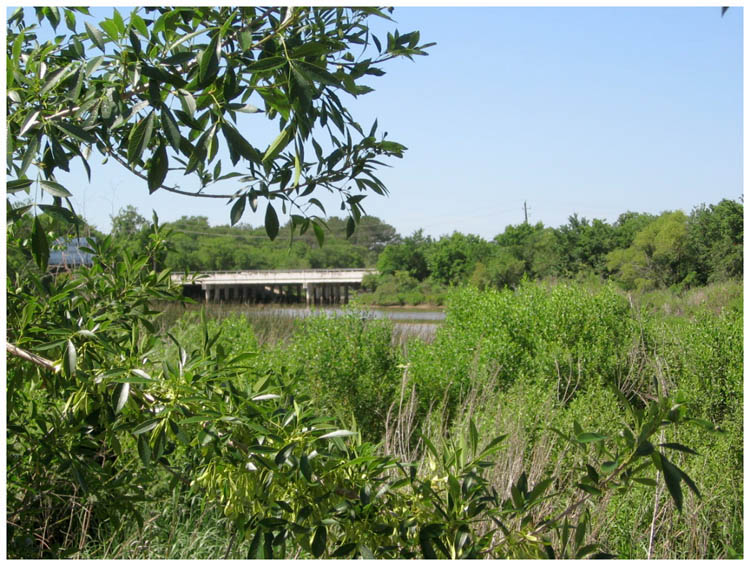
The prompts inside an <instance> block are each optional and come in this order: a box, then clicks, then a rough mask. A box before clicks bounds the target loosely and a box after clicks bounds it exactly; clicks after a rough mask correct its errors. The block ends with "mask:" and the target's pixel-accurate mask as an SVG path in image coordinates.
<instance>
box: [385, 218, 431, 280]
mask: <svg viewBox="0 0 750 566" xmlns="http://www.w3.org/2000/svg"><path fill="white" fill-rule="evenodd" d="M433 243H434V242H433V241H432V238H430V236H425V235H424V234H423V233H422V230H421V229H420V230H417V231H416V232H414V233H413V234H412V235H411V236H408V237H406V238H404V239H403V241H402V242H400V243H399V242H393V243H390V244H388V245H387V246H386V247H385V249H383V252H382V253H381V254H380V256H379V257H378V271H380V272H381V273H383V274H386V275H387V274H393V273H395V272H396V271H406V272H408V273H409V275H410V276H412V277H414V278H415V279H417V280H419V281H424V280H425V279H426V278H427V277H428V276H429V275H430V269H429V268H428V267H427V259H426V257H427V253H428V252H427V250H429V249H430V247H431V246H432V245H433Z"/></svg>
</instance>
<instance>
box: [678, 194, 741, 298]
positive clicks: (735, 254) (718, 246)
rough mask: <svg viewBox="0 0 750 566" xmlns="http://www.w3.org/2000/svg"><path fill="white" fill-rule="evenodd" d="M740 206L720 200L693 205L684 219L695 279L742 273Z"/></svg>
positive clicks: (708, 279) (716, 277)
mask: <svg viewBox="0 0 750 566" xmlns="http://www.w3.org/2000/svg"><path fill="white" fill-rule="evenodd" d="M743 208H744V207H743V205H742V204H741V203H738V202H735V201H732V200H727V199H723V200H722V201H721V202H719V203H718V204H712V205H710V206H708V207H707V206H706V205H705V204H702V205H700V206H698V207H696V208H695V209H694V210H693V212H692V213H691V214H690V218H689V219H688V248H689V252H688V253H689V255H690V259H691V262H692V264H693V265H694V269H695V271H696V279H697V280H696V282H697V283H700V284H705V283H707V282H708V281H720V280H722V279H726V278H728V277H740V276H742V256H743V245H742V236H743V233H744V222H743Z"/></svg>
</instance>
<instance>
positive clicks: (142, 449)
mask: <svg viewBox="0 0 750 566" xmlns="http://www.w3.org/2000/svg"><path fill="white" fill-rule="evenodd" d="M138 455H139V456H140V457H141V462H143V465H144V466H146V467H148V465H149V464H150V463H151V446H149V444H148V438H147V437H146V436H143V435H141V436H139V437H138Z"/></svg>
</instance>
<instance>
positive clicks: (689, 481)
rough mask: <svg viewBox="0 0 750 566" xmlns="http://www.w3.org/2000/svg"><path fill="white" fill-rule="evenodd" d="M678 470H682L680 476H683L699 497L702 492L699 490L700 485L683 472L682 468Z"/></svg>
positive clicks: (691, 489)
mask: <svg viewBox="0 0 750 566" xmlns="http://www.w3.org/2000/svg"><path fill="white" fill-rule="evenodd" d="M675 468H677V466H675ZM677 471H679V472H680V476H682V480H683V481H684V482H685V483H686V484H687V486H688V487H689V488H690V491H692V492H693V493H694V494H695V495H696V496H697V497H698V498H700V496H701V492H700V491H698V486H696V485H695V482H694V481H693V480H692V479H690V477H689V476H688V475H687V474H686V473H685V472H683V471H682V470H681V469H680V468H677Z"/></svg>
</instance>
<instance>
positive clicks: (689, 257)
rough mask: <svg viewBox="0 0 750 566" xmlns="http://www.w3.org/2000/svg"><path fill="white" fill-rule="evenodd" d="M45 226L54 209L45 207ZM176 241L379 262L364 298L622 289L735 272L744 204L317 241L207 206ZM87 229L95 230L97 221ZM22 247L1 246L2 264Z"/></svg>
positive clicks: (230, 255)
mask: <svg viewBox="0 0 750 566" xmlns="http://www.w3.org/2000/svg"><path fill="white" fill-rule="evenodd" d="M46 222H48V223H49V225H50V228H52V224H53V223H54V222H55V219H54V218H49V219H46ZM168 225H169V227H170V228H171V229H172V237H171V243H172V249H171V251H169V252H168V253H167V254H166V256H165V257H163V258H162V263H163V265H162V267H170V268H172V269H174V270H178V271H193V272H195V271H201V270H236V269H282V268H286V269H292V268H302V269H304V268H312V269H315V268H347V267H377V269H378V271H379V274H378V275H377V276H373V277H370V278H368V279H366V280H365V282H364V283H365V285H364V287H365V291H366V293H365V294H364V296H362V297H361V300H363V301H365V302H370V303H374V304H382V305H389V304H391V305H397V304H419V303H432V304H441V303H442V300H443V296H444V294H445V291H446V290H447V289H448V288H449V287H451V286H457V285H462V284H466V283H470V284H473V285H475V286H477V287H479V288H480V289H483V288H491V287H495V288H504V287H515V286H516V285H518V283H519V282H520V281H521V279H522V278H524V277H526V278H528V279H548V278H566V279H580V278H586V277H591V276H595V277H598V278H602V279H612V280H615V281H616V282H618V283H619V284H620V285H621V286H622V287H623V288H624V289H627V290H639V291H645V290H650V289H656V288H666V287H672V288H687V287H691V286H696V285H705V284H706V283H710V282H714V281H722V280H725V279H730V278H735V277H741V276H742V253H743V251H742V250H743V204H742V203H740V202H736V201H732V200H727V199H724V200H722V201H721V202H719V203H717V204H712V205H708V206H707V205H704V204H702V205H700V206H698V207H696V208H695V209H693V211H692V212H691V213H690V214H685V213H684V212H682V211H679V210H677V211H668V212H663V213H662V214H660V215H653V214H645V213H638V212H625V213H623V214H621V215H620V216H619V218H618V219H617V220H616V221H615V222H613V223H612V224H610V223H608V222H605V221H603V220H593V221H589V220H587V219H586V218H580V217H578V215H577V214H573V215H572V216H570V218H569V219H568V222H567V224H564V225H562V226H560V227H558V228H551V227H546V226H544V225H543V224H542V223H541V222H538V223H536V224H527V223H521V224H518V225H514V226H507V227H506V228H505V230H504V231H503V232H502V233H500V234H498V235H497V236H495V237H494V238H493V239H492V240H490V241H487V240H485V239H484V238H482V237H480V236H477V235H474V234H463V233H461V232H453V233H452V234H450V235H444V236H441V237H440V238H432V237H430V236H426V235H424V233H423V231H422V230H418V231H416V232H414V233H413V234H411V235H410V236H406V237H404V236H401V235H399V234H398V233H397V231H396V229H395V228H394V227H393V226H391V225H389V224H387V223H385V222H383V221H382V220H380V219H379V218H376V217H363V218H362V221H361V223H360V224H359V226H358V228H357V230H356V232H355V233H354V234H353V235H352V236H351V237H350V238H348V239H347V238H346V221H345V220H344V219H340V218H336V217H332V218H329V219H328V220H327V225H328V228H329V231H328V233H327V234H326V238H325V244H324V245H323V246H322V247H321V246H320V245H319V242H318V241H317V238H316V236H315V234H313V233H312V231H309V232H307V233H305V234H303V235H299V234H295V236H294V238H290V226H289V224H287V225H286V226H283V227H282V228H281V230H280V232H279V235H278V237H277V238H276V239H275V240H274V241H270V240H269V239H268V237H267V235H266V232H265V229H264V228H263V227H262V226H260V227H257V228H253V227H252V226H248V225H238V226H234V227H232V226H229V225H224V226H210V225H209V223H208V219H207V218H206V217H204V216H190V217H182V218H180V219H179V220H177V221H175V222H171V223H169V224H168ZM87 232H89V233H93V234H94V235H98V236H102V235H101V234H99V233H98V232H96V230H93V231H92V230H91V229H88V230H87ZM111 236H112V238H113V239H114V240H115V241H116V242H119V244H120V245H122V246H123V247H125V248H130V249H131V250H133V251H135V250H136V249H140V248H142V247H143V246H144V245H145V243H146V241H147V239H148V237H149V221H148V220H147V219H146V218H144V217H143V216H141V214H140V213H139V212H138V211H137V210H136V209H135V208H134V207H132V206H128V207H126V208H124V209H121V210H120V212H119V214H117V215H116V216H115V217H114V218H113V219H112V231H111ZM20 263H24V262H23V258H15V257H12V258H11V257H9V259H8V265H9V267H11V268H13V267H17V266H19V264H20Z"/></svg>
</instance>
